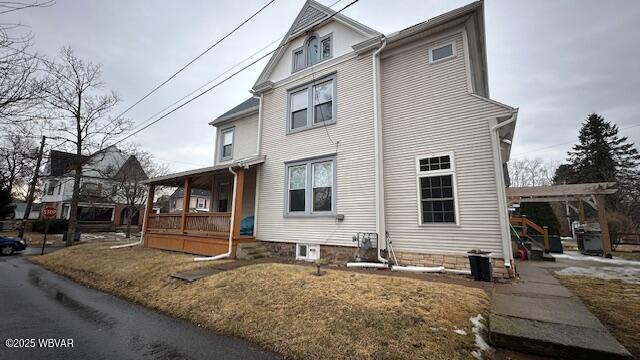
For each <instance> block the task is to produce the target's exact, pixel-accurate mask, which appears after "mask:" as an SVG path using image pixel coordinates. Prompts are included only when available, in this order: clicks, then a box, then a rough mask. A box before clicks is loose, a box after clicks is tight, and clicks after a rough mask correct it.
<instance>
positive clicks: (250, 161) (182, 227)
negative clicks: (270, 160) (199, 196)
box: [142, 157, 264, 257]
mask: <svg viewBox="0 0 640 360" xmlns="http://www.w3.org/2000/svg"><path fill="white" fill-rule="evenodd" d="M262 162H264V157H252V158H247V159H243V160H238V161H234V162H232V163H230V164H224V165H216V166H212V167H206V168H201V169H196V170H190V171H185V172H180V173H175V174H171V175H167V176H162V177H158V178H153V179H150V180H147V181H145V183H146V184H147V185H148V186H149V195H148V198H147V206H146V210H145V216H144V222H143V229H142V232H143V239H144V244H145V246H148V247H151V248H156V249H163V250H173V251H181V252H186V253H191V254H198V255H207V256H214V255H219V254H224V253H226V252H227V251H228V250H229V242H230V241H231V242H232V243H231V255H230V256H231V257H234V256H235V253H236V249H237V245H238V244H239V243H244V242H254V241H255V236H254V235H255V232H254V226H253V223H254V216H255V200H256V196H255V195H256V178H257V173H258V166H259V164H261V163H262ZM160 187H169V188H182V189H183V198H182V201H181V203H182V206H180V208H181V209H180V210H179V211H176V212H165V213H154V212H153V211H152V210H151V209H153V201H154V199H155V196H156V192H157V191H158V189H159V188H160ZM193 189H200V190H207V191H209V198H208V199H207V200H206V201H205V203H206V204H205V206H204V208H206V210H202V209H203V204H202V201H199V202H198V203H196V202H194V201H192V200H193V199H192V197H191V194H192V190H193ZM241 225H242V226H241Z"/></svg>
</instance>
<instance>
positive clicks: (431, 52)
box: [429, 40, 456, 64]
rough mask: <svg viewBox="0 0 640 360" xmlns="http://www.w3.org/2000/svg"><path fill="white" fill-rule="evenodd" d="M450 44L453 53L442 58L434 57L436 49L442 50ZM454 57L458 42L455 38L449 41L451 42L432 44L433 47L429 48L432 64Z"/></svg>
mask: <svg viewBox="0 0 640 360" xmlns="http://www.w3.org/2000/svg"><path fill="white" fill-rule="evenodd" d="M448 46H451V55H448V56H445V57H442V58H439V59H434V58H433V52H434V51H437V50H440V49H442V48H445V47H448ZM454 57H456V42H455V40H454V41H449V42H447V43H444V44H439V45H435V46H432V47H430V48H429V63H431V64H434V63H438V62H440V61H445V60H448V59H452V58H454Z"/></svg>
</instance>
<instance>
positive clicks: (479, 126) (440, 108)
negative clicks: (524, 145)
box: [382, 33, 508, 256]
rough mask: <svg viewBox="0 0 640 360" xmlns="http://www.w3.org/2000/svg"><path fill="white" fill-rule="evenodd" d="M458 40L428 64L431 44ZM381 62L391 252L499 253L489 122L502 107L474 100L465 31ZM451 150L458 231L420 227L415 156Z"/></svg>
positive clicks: (501, 112) (436, 226) (438, 226)
mask: <svg viewBox="0 0 640 360" xmlns="http://www.w3.org/2000/svg"><path fill="white" fill-rule="evenodd" d="M451 40H455V41H456V57H455V58H453V59H450V60H446V61H442V62H439V63H434V64H430V63H429V53H428V51H429V48H430V47H431V46H434V45H437V44H441V43H446V42H448V41H451ZM407 47H408V49H407V50H406V51H403V52H397V53H394V54H393V55H390V56H389V57H385V58H383V60H382V96H383V101H382V104H383V105H382V106H383V122H384V125H383V132H384V172H385V179H384V181H385V203H386V216H387V221H386V225H387V231H388V232H389V234H390V237H391V239H392V241H393V245H394V250H396V251H415V252H424V253H445V254H464V253H465V252H466V251H468V250H469V249H473V248H482V249H485V250H490V251H492V252H494V254H495V255H498V256H501V254H502V248H501V241H500V222H499V215H498V197H497V193H496V182H495V175H494V171H493V154H492V147H491V138H490V132H489V119H491V118H495V117H496V116H501V115H506V114H507V113H508V112H507V110H505V109H504V108H501V107H499V106H497V105H494V104H492V103H490V102H488V101H484V100H482V99H478V98H476V97H474V96H471V95H469V94H468V92H467V77H466V68H465V54H464V46H463V37H462V33H458V34H454V35H451V36H450V37H447V38H445V39H440V40H437V42H434V43H431V44H426V43H425V44H424V46H417V47H413V48H410V47H411V44H408V45H407ZM442 152H453V153H454V156H455V166H456V177H457V196H458V206H459V226H455V225H442V224H432V225H422V226H420V225H418V222H419V213H418V212H419V208H418V190H417V182H416V165H415V156H417V155H426V154H434V153H442Z"/></svg>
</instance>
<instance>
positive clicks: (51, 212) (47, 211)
mask: <svg viewBox="0 0 640 360" xmlns="http://www.w3.org/2000/svg"><path fill="white" fill-rule="evenodd" d="M57 212H58V210H56V208H54V207H46V208H44V209H42V217H44V218H45V219H51V218H52V217H55V216H56V213H57Z"/></svg>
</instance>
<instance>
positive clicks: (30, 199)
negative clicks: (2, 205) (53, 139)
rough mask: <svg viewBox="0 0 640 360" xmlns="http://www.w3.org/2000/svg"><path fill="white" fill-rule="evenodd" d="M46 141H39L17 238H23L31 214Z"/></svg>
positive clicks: (43, 137) (44, 139)
mask: <svg viewBox="0 0 640 360" xmlns="http://www.w3.org/2000/svg"><path fill="white" fill-rule="evenodd" d="M46 139H47V137H46V136H42V140H41V141H40V150H39V151H38V159H37V160H36V168H35V169H34V171H33V177H32V178H31V183H30V184H29V192H28V193H27V206H26V207H25V209H24V215H23V216H22V225H21V226H20V231H19V233H18V237H19V238H22V237H23V236H24V228H25V227H26V226H27V220H28V219H29V215H30V214H31V205H32V204H33V195H34V194H35V192H36V185H37V184H38V177H39V175H40V164H41V163H42V155H43V153H44V142H45V141H46Z"/></svg>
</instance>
